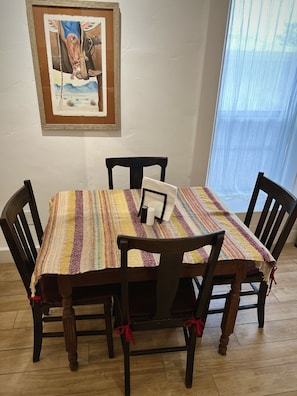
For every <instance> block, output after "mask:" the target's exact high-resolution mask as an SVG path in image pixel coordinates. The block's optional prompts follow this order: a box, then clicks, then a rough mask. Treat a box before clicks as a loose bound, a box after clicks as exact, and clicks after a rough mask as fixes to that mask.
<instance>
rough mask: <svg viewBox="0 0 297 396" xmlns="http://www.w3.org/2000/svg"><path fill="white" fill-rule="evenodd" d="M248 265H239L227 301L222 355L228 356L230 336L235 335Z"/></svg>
mask: <svg viewBox="0 0 297 396" xmlns="http://www.w3.org/2000/svg"><path fill="white" fill-rule="evenodd" d="M246 271H247V264H244V263H238V264H237V271H236V275H235V277H234V281H233V283H232V285H231V290H230V292H229V294H228V297H227V299H226V303H225V308H224V313H223V318H222V323H221V329H222V336H221V338H220V345H219V353H220V354H221V355H226V353H227V345H228V343H229V336H230V334H232V333H233V330H234V326H235V321H236V316H237V311H238V307H239V302H240V288H241V283H242V281H243V280H244V278H245V276H246Z"/></svg>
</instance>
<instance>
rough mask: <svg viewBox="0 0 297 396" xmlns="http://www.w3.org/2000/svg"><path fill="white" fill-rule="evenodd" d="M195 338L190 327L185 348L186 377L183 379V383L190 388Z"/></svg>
mask: <svg viewBox="0 0 297 396" xmlns="http://www.w3.org/2000/svg"><path fill="white" fill-rule="evenodd" d="M196 340H197V336H196V333H195V332H194V330H193V329H192V328H191V329H190V338H189V344H188V349H187V366H186V379H185V385H186V387H187V388H192V382H193V369H194V360H195V349H196Z"/></svg>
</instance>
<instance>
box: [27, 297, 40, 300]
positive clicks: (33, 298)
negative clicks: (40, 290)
mask: <svg viewBox="0 0 297 396" xmlns="http://www.w3.org/2000/svg"><path fill="white" fill-rule="evenodd" d="M28 299H29V300H30V301H41V297H40V296H28Z"/></svg>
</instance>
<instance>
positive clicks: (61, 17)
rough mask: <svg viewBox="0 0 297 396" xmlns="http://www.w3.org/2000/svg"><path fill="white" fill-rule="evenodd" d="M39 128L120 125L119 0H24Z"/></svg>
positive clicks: (95, 128) (92, 128)
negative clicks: (117, 1)
mask: <svg viewBox="0 0 297 396" xmlns="http://www.w3.org/2000/svg"><path fill="white" fill-rule="evenodd" d="M26 7H27V19H28V28H29V34H30V42H31V50H32V57H33V66H34V73H35V80H36V89H37V96H38V104H39V112H40V119H41V126H42V129H43V130H54V131H62V130H73V131H76V130H87V131H102V130H104V131H113V130H118V129H120V10H119V4H118V3H112V2H111V3H109V2H97V1H74V0H73V1H69V0H51V1H48V0H26Z"/></svg>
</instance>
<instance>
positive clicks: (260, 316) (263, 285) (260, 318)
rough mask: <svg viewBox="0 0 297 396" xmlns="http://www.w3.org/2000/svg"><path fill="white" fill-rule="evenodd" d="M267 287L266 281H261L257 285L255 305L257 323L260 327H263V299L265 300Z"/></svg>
mask: <svg viewBox="0 0 297 396" xmlns="http://www.w3.org/2000/svg"><path fill="white" fill-rule="evenodd" d="M267 289H268V285H267V282H265V281H262V282H261V283H260V287H259V293H258V306H257V311H258V325H259V328H261V329H262V328H263V327H264V315H265V301H266V295H267Z"/></svg>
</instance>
